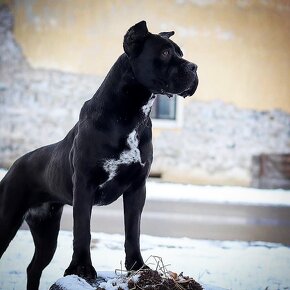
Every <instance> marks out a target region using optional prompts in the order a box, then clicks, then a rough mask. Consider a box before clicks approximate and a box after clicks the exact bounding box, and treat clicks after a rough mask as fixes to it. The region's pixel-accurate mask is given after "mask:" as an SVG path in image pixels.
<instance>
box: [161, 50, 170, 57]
mask: <svg viewBox="0 0 290 290" xmlns="http://www.w3.org/2000/svg"><path fill="white" fill-rule="evenodd" d="M169 55H170V50H169V49H165V50H163V51H162V53H161V56H162V57H163V58H167V57H168V56H169Z"/></svg>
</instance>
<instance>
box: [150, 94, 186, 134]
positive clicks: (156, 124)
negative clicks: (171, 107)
mask: <svg viewBox="0 0 290 290" xmlns="http://www.w3.org/2000/svg"><path fill="white" fill-rule="evenodd" d="M182 101H184V100H183V99H181V97H180V96H176V115H175V117H176V118H175V119H174V120H169V119H167V120H166V119H155V118H151V120H152V126H153V129H155V128H156V129H163V128H165V129H166V128H170V129H174V128H181V127H182V125H183V105H184V102H182Z"/></svg>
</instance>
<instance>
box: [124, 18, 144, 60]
mask: <svg viewBox="0 0 290 290" xmlns="http://www.w3.org/2000/svg"><path fill="white" fill-rule="evenodd" d="M148 35H149V31H148V29H147V26H146V21H144V20H143V21H141V22H139V23H137V24H135V25H134V26H132V27H131V28H130V29H129V30H128V31H127V33H126V34H125V36H124V42H123V47H124V51H125V53H126V54H127V55H128V56H129V57H132V56H133V57H134V56H137V55H138V54H139V53H140V52H141V51H142V47H143V44H144V42H145V40H146V38H147V36H148Z"/></svg>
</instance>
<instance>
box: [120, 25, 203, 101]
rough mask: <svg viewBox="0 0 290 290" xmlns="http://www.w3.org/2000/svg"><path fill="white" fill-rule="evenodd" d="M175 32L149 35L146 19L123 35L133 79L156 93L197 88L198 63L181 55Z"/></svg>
mask: <svg viewBox="0 0 290 290" xmlns="http://www.w3.org/2000/svg"><path fill="white" fill-rule="evenodd" d="M173 34H174V32H173V31H171V32H161V33H159V34H152V33H150V32H149V31H148V29H147V26H146V22H145V21H141V22H139V23H137V24H136V25H134V26H132V27H131V28H130V29H129V30H128V32H127V33H126V35H125V36H124V43H123V46H124V51H125V53H126V54H127V55H128V57H129V61H130V64H131V66H132V69H133V72H134V74H135V77H136V79H137V80H138V81H139V82H140V83H141V84H142V85H144V86H145V87H146V88H148V89H149V90H150V91H151V92H152V93H155V94H166V95H168V96H171V95H173V94H178V95H181V96H183V97H187V96H192V95H193V94H194V92H195V91H196V89H197V85H198V77H197V73H196V70H197V65H195V64H194V63H192V62H189V61H187V60H185V59H183V58H182V56H183V53H182V51H181V49H180V47H179V46H178V45H177V44H176V43H174V42H173V41H172V40H171V39H169V38H170V37H171V36H172V35H173Z"/></svg>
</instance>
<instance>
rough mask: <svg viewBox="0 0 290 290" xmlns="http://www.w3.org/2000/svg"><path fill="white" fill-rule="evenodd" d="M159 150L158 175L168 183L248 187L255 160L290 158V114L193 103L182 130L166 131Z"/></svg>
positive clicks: (157, 142) (158, 141) (157, 144)
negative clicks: (263, 156)
mask: <svg viewBox="0 0 290 290" xmlns="http://www.w3.org/2000/svg"><path fill="white" fill-rule="evenodd" d="M154 147H155V152H154V153H155V159H154V161H155V164H154V168H153V169H154V170H156V172H164V174H163V178H164V179H167V180H179V181H183V182H194V183H199V184H208V183H210V184H225V183H226V184H233V185H237V184H239V185H249V183H250V179H251V161H252V156H253V155H258V154H262V153H287V152H290V114H287V113H286V112H283V111H281V110H272V111H263V112H261V111H260V112H258V111H255V110H246V109H239V108H237V107H236V106H233V105H231V104H226V103H223V102H221V101H213V102H208V103H207V102H194V101H191V102H188V103H187V104H186V105H185V109H184V122H183V127H182V130H179V131H162V132H161V133H160V134H159V135H158V136H157V137H156V138H155V142H154Z"/></svg>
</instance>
